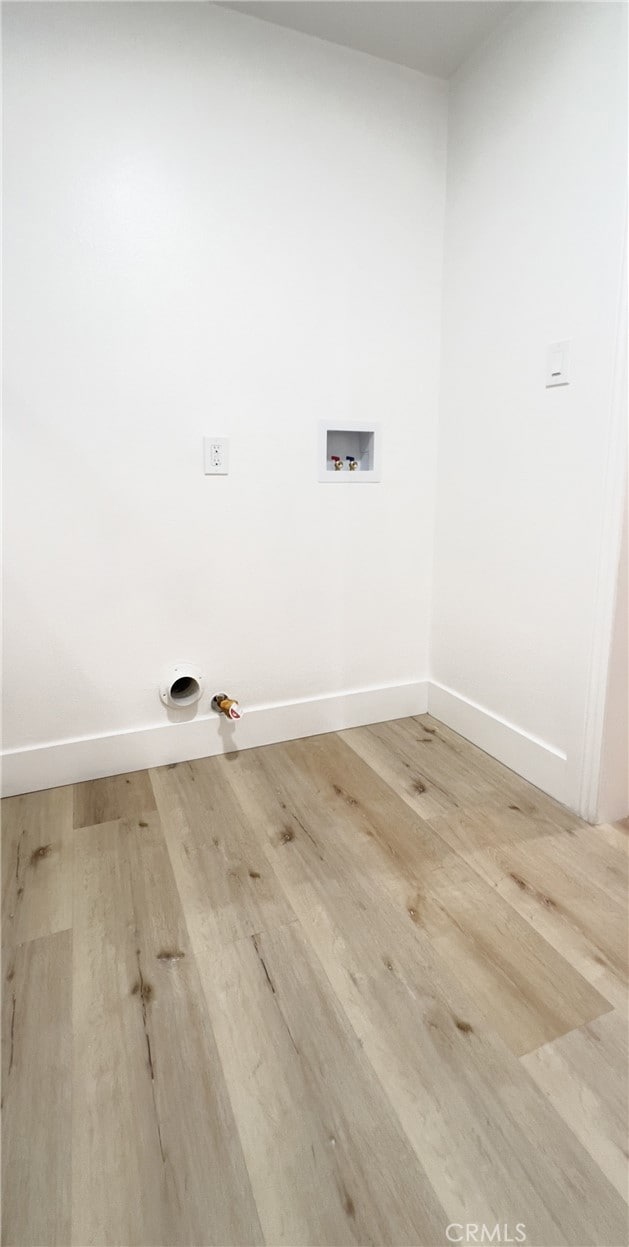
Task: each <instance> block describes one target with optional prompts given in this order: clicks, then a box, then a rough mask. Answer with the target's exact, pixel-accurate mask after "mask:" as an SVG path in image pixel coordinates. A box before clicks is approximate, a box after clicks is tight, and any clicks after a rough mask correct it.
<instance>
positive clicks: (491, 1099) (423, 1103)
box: [2, 716, 629, 1247]
mask: <svg viewBox="0 0 629 1247" xmlns="http://www.w3.org/2000/svg"><path fill="white" fill-rule="evenodd" d="M628 844H629V834H628V828H627V825H626V824H622V823H619V824H616V825H614V826H609V827H599V828H596V827H589V826H587V825H586V824H584V823H582V822H581V821H580V820H579V819H578V818H576V817H575V816H574V815H572V814H570V813H569V812H568V811H567V810H565V809H564V808H563V807H561V806H559V805H557V804H556V803H555V802H553V801H552V800H551V799H550V798H549V797H547V796H545V795H544V794H542V793H540V792H539V791H538V790H537V789H534V788H532V787H531V786H530V785H529V784H527V783H526V782H525V781H524V780H522V779H521V778H519V777H518V776H516V775H514V774H513V772H511V771H508V770H507V769H506V768H504V767H502V766H501V765H500V764H499V763H498V762H496V761H495V760H494V759H493V758H490V757H488V756H487V755H486V754H484V753H482V752H481V751H480V750H478V749H476V748H474V747H473V746H472V745H470V744H469V743H468V742H466V741H464V740H463V739H462V738H461V737H458V736H456V735H455V733H453V732H451V731H449V730H448V729H447V728H446V727H444V726H443V725H442V724H440V723H438V722H437V721H436V720H433V719H431V718H430V717H429V716H420V717H417V718H412V719H405V720H400V721H398V722H395V723H387V724H377V725H375V726H373V727H368V728H357V729H352V730H350V731H346V732H341V733H338V734H331V735H328V736H319V737H313V738H310V739H306V740H299V741H293V742H290V743H287V744H281V745H272V746H267V747H265V748H263V749H256V750H248V751H245V752H242V753H235V754H230V755H226V756H224V757H219V758H208V759H203V760H201V761H196V762H191V763H179V764H177V765H175V766H166V767H160V768H158V769H157V770H155V771H152V772H150V773H149V772H136V773H134V774H130V775H122V776H115V777H113V778H111V779H103V780H95V781H91V782H89V783H85V784H77V785H75V786H74V787H73V788H58V789H54V790H51V791H49V792H42V793H34V794H30V795H26V796H23V797H15V798H11V799H9V800H7V801H5V802H3V855H2V896H3V927H2V929H3V948H4V953H3V994H4V1006H3V1015H2V1027H3V1044H2V1085H3V1092H2V1109H3V1122H2V1124H3V1149H2V1167H3V1174H2V1181H3V1201H2V1242H3V1243H4V1244H6V1245H7V1247H49V1245H50V1247H52V1245H53V1244H55V1245H58V1247H88V1245H90V1247H92V1245H93V1247H100V1245H101V1244H102V1245H105V1244H107V1245H111V1247H171V1245H172V1247H175V1245H179V1244H188V1245H189V1247H210V1244H216V1245H217V1247H218V1245H220V1247H228V1245H233V1247H245V1245H248V1244H267V1245H268V1247H276V1245H277V1247H279V1245H280V1244H282V1245H286V1247H301V1245H302V1244H303V1245H304V1247H306V1245H308V1247H340V1245H341V1244H360V1245H362V1244H365V1245H366V1244H370V1245H371V1247H379V1245H382V1247H436V1245H439V1244H447V1243H448V1242H449V1241H454V1240H453V1236H454V1238H456V1236H457V1235H459V1234H462V1235H463V1237H462V1238H460V1239H459V1241H462V1242H467V1241H469V1242H474V1241H479V1242H480V1241H493V1242H496V1241H502V1242H504V1241H508V1238H507V1236H508V1235H509V1234H510V1235H511V1238H512V1239H513V1237H514V1235H515V1228H516V1226H517V1225H518V1224H519V1225H524V1227H525V1233H526V1240H525V1241H526V1243H527V1244H531V1245H537V1247H561V1245H564V1244H565V1245H566V1247H568V1245H570V1247H583V1245H586V1244H592V1245H595V1247H620V1245H622V1244H625V1243H626V1242H627V1238H628V1231H629V1225H628V1221H627V1206H626V1203H625V1199H624V1198H623V1197H624V1196H625V1195H626V1192H627V1155H628V1141H627V1095H628V1089H627V1012H626V999H627V997H626V987H627V868H628V860H629V858H628V851H627V849H628ZM467 1225H471V1227H472V1236H471V1237H467V1234H466V1232H465V1231H464V1230H462V1229H459V1227H465V1226H467ZM497 1225H498V1226H499V1227H500V1234H501V1238H500V1239H499V1238H498V1237H497V1235H496V1230H495V1227H496V1226H497ZM449 1226H454V1227H455V1228H454V1229H453V1230H452V1229H451V1230H450V1232H449V1233H448V1227H449ZM475 1226H478V1227H482V1226H485V1227H486V1234H490V1233H491V1234H493V1238H491V1239H490V1238H488V1237H485V1239H484V1240H482V1239H481V1238H479V1237H478V1234H480V1229H479V1230H477V1231H476V1234H477V1237H476V1238H475V1237H474V1227H475Z"/></svg>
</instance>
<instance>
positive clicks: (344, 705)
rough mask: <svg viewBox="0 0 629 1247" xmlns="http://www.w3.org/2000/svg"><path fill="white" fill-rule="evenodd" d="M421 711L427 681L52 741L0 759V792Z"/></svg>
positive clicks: (425, 701) (424, 707) (33, 788)
mask: <svg viewBox="0 0 629 1247" xmlns="http://www.w3.org/2000/svg"><path fill="white" fill-rule="evenodd" d="M427 709H428V681H427V680H420V681H417V682H415V683H410V684H396V685H391V686H388V687H380V688H369V689H359V690H356V691H354V692H349V693H334V694H331V695H329V696H325V697H314V698H309V699H308V700H306V701H294V702H285V703H283V704H282V705H275V706H254V707H251V708H250V709H247V707H245V714H244V716H243V718H242V719H241V720H240V722H239V723H231V722H230V721H229V720H228V719H226V718H224V717H223V716H222V715H218V714H214V713H211V714H209V715H198V716H197V717H196V718H194V719H190V720H188V722H184V723H161V724H157V725H155V726H153V727H145V728H138V729H136V730H132V731H126V732H115V733H114V734H113V735H109V736H91V737H84V738H82V739H79V740H65V741H58V742H55V743H54V744H48V745H36V746H33V747H31V748H28V749H16V750H9V751H7V752H5V753H4V754H3V756H2V795H3V796H4V797H11V796H17V795H18V794H19V793H23V792H38V791H40V790H41V789H42V788H59V787H61V786H62V785H63V784H78V783H81V782H82V781H83V780H86V779H102V778H104V777H105V776H106V775H119V774H120V775H121V774H124V773H125V772H127V771H140V770H143V769H144V768H146V767H152V766H164V765H165V764H167V763H168V762H187V761H191V760H192V759H193V758H206V757H210V756H214V755H215V754H220V753H230V752H232V751H233V750H235V749H254V748H256V747H257V746H259V745H272V744H276V743H278V742H279V741H282V740H296V739H297V738H298V737H300V736H319V735H320V734H321V733H322V732H338V731H341V730H342V729H343V728H346V727H363V726H365V725H366V724H368V723H383V722H386V721H387V720H388V719H402V718H405V717H406V716H408V715H413V714H425V713H426V711H427Z"/></svg>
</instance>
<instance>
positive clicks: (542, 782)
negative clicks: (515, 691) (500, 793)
mask: <svg viewBox="0 0 629 1247" xmlns="http://www.w3.org/2000/svg"><path fill="white" fill-rule="evenodd" d="M428 710H429V712H430V714H432V715H434V717H435V719H440V720H441V722H442V723H445V724H446V725H447V726H448V727H451V728H452V730H453V731H454V732H458V733H459V734H460V735H461V736H464V737H465V739H466V740H470V741H471V742H472V744H473V745H478V747H479V749H484V750H485V753H489V754H491V756H492V757H493V758H497V759H498V761H499V762H504V764H505V766H508V767H510V768H511V770H512V771H516V773H517V774H518V775H522V776H523V778H524V779H528V780H529V782H530V783H531V784H535V786H536V787H537V788H541V789H542V791H543V792H547V793H548V794H549V796H551V797H554V798H555V800H556V801H561V802H562V803H563V804H564V805H569V804H573V803H574V800H575V799H576V796H575V794H572V802H571V801H570V800H569V797H570V794H569V793H568V791H567V785H568V768H567V757H566V754H565V753H562V752H561V750H559V749H556V748H555V747H554V746H553V745H549V744H547V743H546V741H543V740H539V738H538V737H536V736H532V735H530V733H528V732H525V731H523V730H522V728H519V727H516V726H515V724H513V723H509V722H507V720H506V719H502V718H500V716H499V715H496V714H492V712H491V711H490V710H487V709H486V707H485V706H479V705H478V704H477V703H476V702H474V701H470V700H469V699H468V698H467V697H462V696H461V694H460V693H455V692H454V690H453V689H451V688H446V687H445V686H444V685H443V684H437V683H436V682H435V681H431V682H430V684H429V687H428Z"/></svg>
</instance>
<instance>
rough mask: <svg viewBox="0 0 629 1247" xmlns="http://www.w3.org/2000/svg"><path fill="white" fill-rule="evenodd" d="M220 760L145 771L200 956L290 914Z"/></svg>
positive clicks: (291, 917) (282, 920)
mask: <svg viewBox="0 0 629 1247" xmlns="http://www.w3.org/2000/svg"><path fill="white" fill-rule="evenodd" d="M230 765H231V762H228V761H227V760H226V759H225V758H204V759H203V760H202V761H200V762H185V763H180V764H178V765H177V766H174V767H173V766H170V767H160V768H158V769H156V770H154V771H152V772H151V779H152V783H153V787H154V790H155V794H156V799H157V805H158V808H159V811H160V814H161V816H162V824H163V828H164V835H165V838H166V842H167V845H168V850H169V853H170V858H171V862H172V867H173V871H174V874H175V878H176V880H177V886H178V889H179V893H180V895H181V898H182V901H183V904H184V907H185V911H186V920H187V923H188V927H189V929H190V931H191V933H192V935H193V939H194V941H195V947H196V949H197V952H198V953H202V952H204V953H206V954H207V955H208V956H211V955H212V954H213V950H214V949H215V948H216V947H217V946H220V945H222V944H226V943H229V942H230V941H231V940H235V939H239V938H241V937H242V936H243V935H251V934H253V933H254V932H258V931H264V930H266V929H267V928H269V927H273V926H277V925H280V924H282V923H286V922H293V921H294V919H295V915H294V913H293V912H292V910H291V908H290V905H289V904H288V902H287V900H286V897H285V896H284V894H283V893H282V891H281V889H280V888H279V887H278V884H277V880H276V878H275V876H274V874H273V871H272V870H270V869H269V865H268V862H267V861H266V859H265V857H264V854H263V853H262V852H261V851H260V845H259V843H258V840H257V838H256V836H255V834H254V833H253V831H252V829H251V828H250V827H249V825H248V823H247V822H246V820H244V819H243V818H242V814H241V811H240V810H239V807H238V805H237V803H236V801H235V800H234V798H233V795H232V792H231V789H230V787H229V784H228V783H227V781H226V767H228V766H230Z"/></svg>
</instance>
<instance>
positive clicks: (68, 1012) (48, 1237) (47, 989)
mask: <svg viewBox="0 0 629 1247" xmlns="http://www.w3.org/2000/svg"><path fill="white" fill-rule="evenodd" d="M3 972H4V979H5V986H4V993H3V1045H2V1063H3V1078H2V1242H3V1243H4V1244H5V1245H6V1247H34V1245H35V1244H42V1245H43V1247H57V1245H58V1247H68V1243H69V1242H70V1217H71V1213H70V1200H71V1187H70V1173H71V1129H72V934H71V932H70V931H58V932H56V933H55V934H54V935H48V936H41V937H40V938H38V939H34V940H29V942H28V943H26V944H21V945H20V946H19V947H18V948H17V949H16V950H15V952H14V953H13V954H12V956H11V957H10V958H7V959H6V960H5V963H4V967H3Z"/></svg>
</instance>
